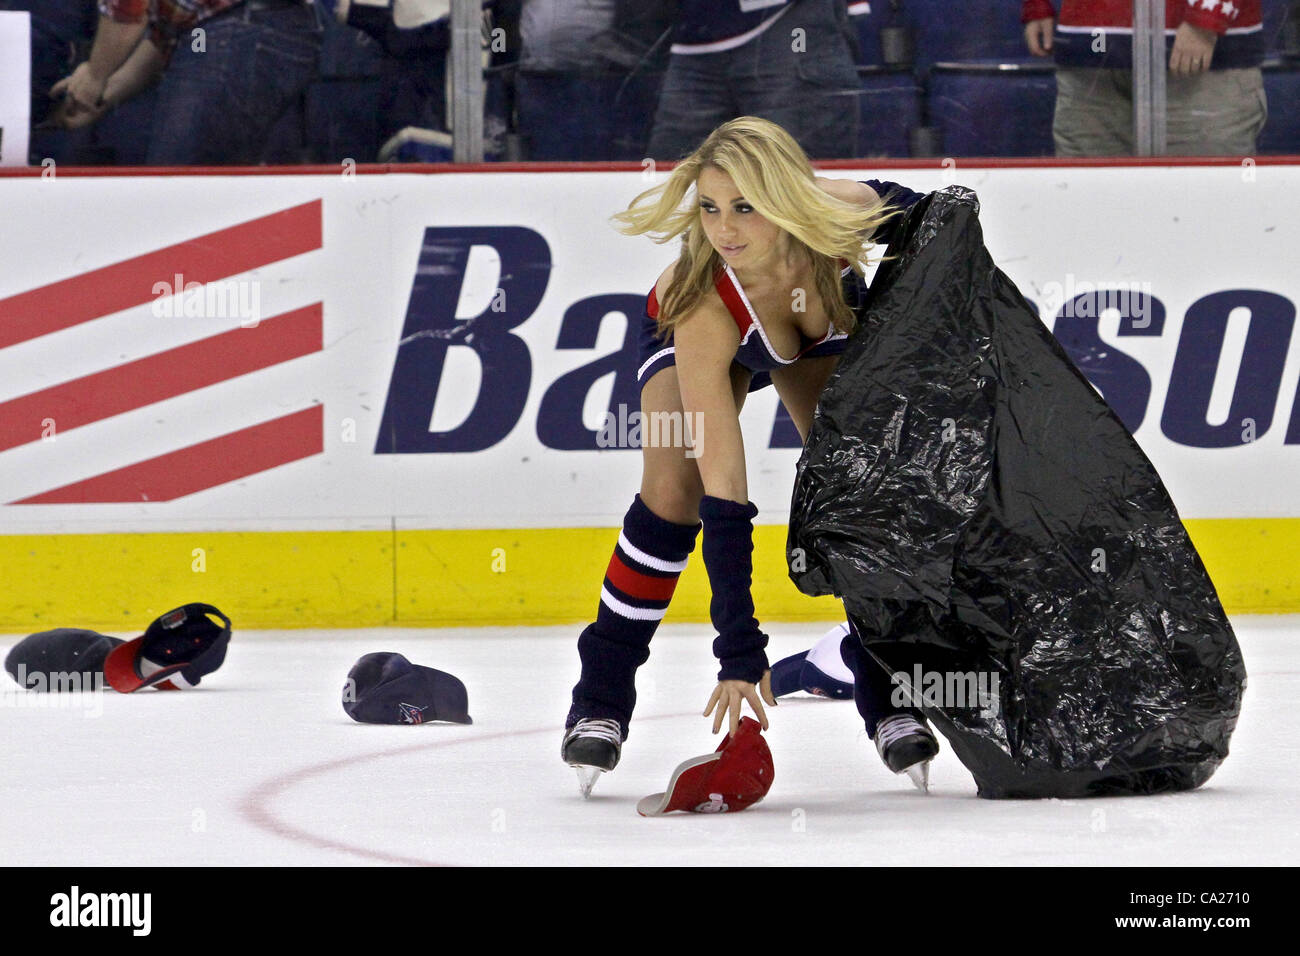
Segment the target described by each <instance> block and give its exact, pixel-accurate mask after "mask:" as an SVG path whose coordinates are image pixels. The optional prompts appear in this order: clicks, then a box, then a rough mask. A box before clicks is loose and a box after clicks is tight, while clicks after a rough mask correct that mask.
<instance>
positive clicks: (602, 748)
mask: <svg viewBox="0 0 1300 956" xmlns="http://www.w3.org/2000/svg"><path fill="white" fill-rule="evenodd" d="M622 752H623V732H622V730H621V729H620V728H619V725H618V721H617V720H605V719H601V718H595V717H589V718H585V719H583V720H580V721H578V722H577V723H576V724H574V725H573V726H572V727H570V728H569V729H568V730H567V731H565V733H564V742H563V743H562V744H561V745H560V756H561V757H562V758H563V759H564V762H565V763H567V764H568V765H569V766H570V767H572V768H574V769H575V770H577V771H578V787H579V788H580V789H581V790H582V795H583V797H590V796H591V788H592V787H594V786H595V785H596V781H597V780H599V779H600V775H601V774H602V773H608V772H609V771H611V770H613V769H614V768H615V767H617V766H618V758H619V757H620V756H621V755H622Z"/></svg>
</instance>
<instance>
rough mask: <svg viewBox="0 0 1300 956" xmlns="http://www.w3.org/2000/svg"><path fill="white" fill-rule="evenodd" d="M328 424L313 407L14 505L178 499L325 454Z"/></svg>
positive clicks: (321, 410)
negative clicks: (325, 433)
mask: <svg viewBox="0 0 1300 956" xmlns="http://www.w3.org/2000/svg"><path fill="white" fill-rule="evenodd" d="M324 424H325V409H324V406H322V405H313V406H312V407H311V408H304V409H303V410H302V411H300V412H294V413H293V414H292V415H285V416H284V417H283V418H275V419H272V420H271V421H269V422H262V423H261V424H259V425H253V426H252V427H250V428H243V429H240V430H239V431H237V432H230V433H229V434H226V435H221V436H219V437H217V438H213V439H211V440H209V441H204V442H199V443H198V444H197V445H190V446H188V447H186V448H181V449H178V450H177V451H172V452H168V453H167V454H165V455H159V456H158V457H157V458H150V459H147V460H145V461H140V462H136V463H135V464H134V465H127V466H126V467H125V468H118V469H116V470H115V471H109V472H105V473H104V474H102V475H96V476H95V477H93V478H87V479H85V480H84V481H77V482H74V483H73V484H70V485H64V486H62V487H61V488H54V489H53V490H51V491H46V492H43V493H41V494H39V495H33V496H32V497H30V498H23V499H21V500H19V501H11V502H10V504H14V505H58V504H64V505H66V504H102V503H109V502H127V501H132V502H134V501H173V500H175V499H176V498H183V497H184V496H185V495H192V494H194V493H195V492H196V491H203V490H204V489H205V488H214V487H216V486H217V485H223V484H225V483H226V482H229V481H236V480H238V479H240V478H247V477H248V476H249V475H255V474H257V473H258V472H261V471H267V470H268V469H271V468H275V467H277V466H279V465H286V464H288V463H289V462H291V461H298V460H299V459H301V458H307V457H309V456H311V455H319V454H321V453H322V452H324V450H325V438H324Z"/></svg>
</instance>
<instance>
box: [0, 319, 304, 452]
mask: <svg viewBox="0 0 1300 956" xmlns="http://www.w3.org/2000/svg"><path fill="white" fill-rule="evenodd" d="M321 348H322V332H321V304H320V303H319V302H317V303H314V304H313V305H309V306H307V307H306V308H303V309H296V310H294V311H293V312H286V313H284V314H283V315H278V316H275V317H274V318H271V319H265V320H263V321H262V322H260V323H258V325H257V326H256V327H254V328H249V329H232V330H231V331H229V332H223V333H221V334H220V335H214V336H211V337H209V338H206V339H200V340H199V341H197V342H191V343H189V344H188V345H182V346H180V347H179V348H174V349H168V350H167V351H166V352H159V353H157V354H156V355H147V356H145V357H144V358H142V359H137V360H135V361H134V362H127V363H125V364H123V365H118V366H116V367H114V368H110V369H105V370H104V371H102V372H95V373H94V374H93V375H86V376H84V377H82V378H77V379H73V380H72V381H70V382H64V383H62V384H59V385H54V386H52V387H50V388H46V389H42V390H41V391H39V392H32V393H30V394H28V395H23V396H21V397H20V398H15V399H12V400H11V401H8V402H3V403H0V451H4V450H5V449H7V448H14V447H16V446H18V445H25V444H27V443H28V442H34V441H37V440H38V439H40V438H41V437H42V431H43V427H44V426H43V425H42V422H44V421H46V420H50V421H53V423H54V427H55V429H57V430H58V431H59V432H66V431H71V430H72V429H74V428H79V427H81V426H82V425H89V424H90V423H91V422H97V421H101V420H102V419H105V418H111V417H112V416H114V415H121V414H122V413H123V412H129V411H132V410H133V409H137V408H141V407H143V406H145V405H151V404H153V403H154V402H161V401H163V400H164V399H168V398H174V397H175V396H177V395H184V394H185V393H186V392H192V391H195V390H196V389H200V388H205V387H206V386H208V385H215V384H217V383H218V382H224V381H226V380H227V379H232V378H236V377H238V376H240V375H247V374H248V373H249V372H256V371H258V370H259V369H264V368H269V367H270V366H272V365H278V364H279V363H281V362H287V361H289V360H290V359H295V358H299V357H300V356H303V355H310V354H311V353H313V352H319V351H320V350H321Z"/></svg>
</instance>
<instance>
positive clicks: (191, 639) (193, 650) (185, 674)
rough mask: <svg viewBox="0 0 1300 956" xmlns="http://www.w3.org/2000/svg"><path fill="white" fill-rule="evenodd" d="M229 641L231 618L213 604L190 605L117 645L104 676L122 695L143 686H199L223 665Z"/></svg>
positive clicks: (106, 663)
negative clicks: (132, 638)
mask: <svg viewBox="0 0 1300 956" xmlns="http://www.w3.org/2000/svg"><path fill="white" fill-rule="evenodd" d="M214 617H215V618H220V623H218V622H217V621H216V620H213V618H214ZM229 643H230V618H228V617H226V615H224V614H222V613H221V612H220V611H218V610H217V609H216V608H215V607H213V606H212V605H211V604H186V605H183V606H181V607H178V608H176V609H175V610H172V611H168V612H167V613H166V614H164V615H163V616H162V617H160V618H158V620H156V621H154V622H153V623H152V624H150V625H149V628H148V630H146V631H145V632H144V634H143V635H142V636H141V637H137V638H136V639H135V640H133V641H127V642H126V643H125V644H119V645H118V646H117V647H115V648H113V650H112V651H110V652H109V655H108V657H106V658H105V659H104V679H105V680H107V681H108V684H109V686H110V687H112V688H113V689H114V690H116V691H120V692H121V693H123V694H130V693H133V692H134V691H137V690H139V689H140V688H141V687H156V688H158V689H159V690H181V689H182V688H186V687H195V686H197V685H198V683H199V679H200V678H201V677H203V676H204V675H206V674H210V673H212V672H213V671H214V670H216V669H217V668H218V667H220V666H221V664H222V662H223V661H224V660H225V659H226V645H227V644H229Z"/></svg>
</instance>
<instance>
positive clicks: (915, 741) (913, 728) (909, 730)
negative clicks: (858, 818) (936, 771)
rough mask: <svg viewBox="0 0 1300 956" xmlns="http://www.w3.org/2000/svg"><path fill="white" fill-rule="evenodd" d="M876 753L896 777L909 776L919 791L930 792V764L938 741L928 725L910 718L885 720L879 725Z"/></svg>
mask: <svg viewBox="0 0 1300 956" xmlns="http://www.w3.org/2000/svg"><path fill="white" fill-rule="evenodd" d="M876 752H877V753H879V754H880V759H881V760H883V761H884V762H885V766H886V767H888V768H889V769H890V770H892V771H893V772H894V773H904V772H906V774H907V775H908V777H910V778H911V780H912V783H913V784H915V785H916V789H918V790H920V791H921V792H922V793H929V792H930V761H931V760H933V759H934V757H935V754H937V753H938V752H939V741H938V740H936V739H935V737H934V734H933V733H931V731H930V728H929V727H927V726H926V725H925V724H923V723H921V722H920V721H918V720H917V719H916V718H915V717H913V716H912V715H911V714H894V715H893V716H892V717H886V718H885V719H884V720H882V721H881V722H880V723H879V724H877V725H876Z"/></svg>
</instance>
